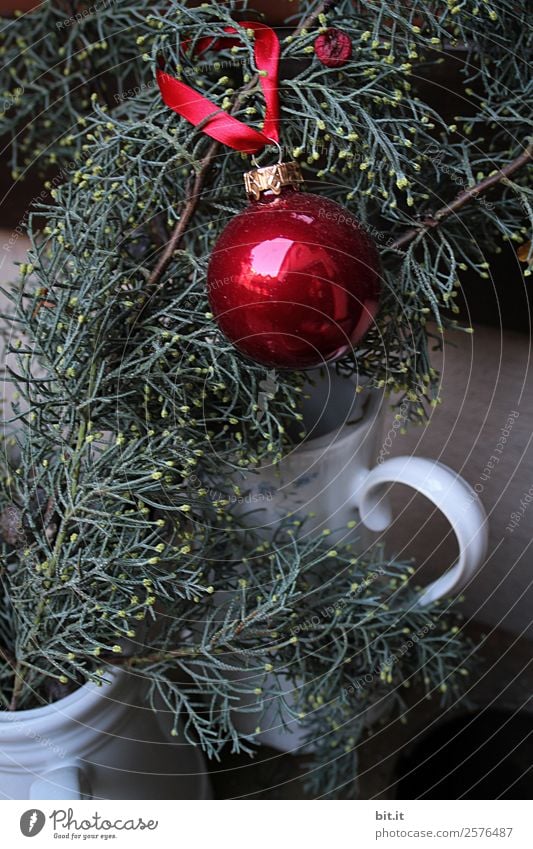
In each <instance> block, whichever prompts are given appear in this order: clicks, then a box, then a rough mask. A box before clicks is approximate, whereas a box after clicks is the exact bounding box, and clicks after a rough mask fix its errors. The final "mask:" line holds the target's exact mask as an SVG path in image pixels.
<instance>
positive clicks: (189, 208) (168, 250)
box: [148, 0, 338, 286]
mask: <svg viewBox="0 0 533 849" xmlns="http://www.w3.org/2000/svg"><path fill="white" fill-rule="evenodd" d="M337 2H338V0H324V2H322V3H321V4H320V5H319V6H318V8H317V9H315V11H314V12H311V14H310V15H308V16H307V17H306V18H304V20H303V21H302V22H301V23H300V24H299V26H298V27H297V29H296V30H295V31H294V35H300V34H301V32H302V30H303V29H309V28H311V27H312V26H314V24H315V23H316V21H317V20H318V18H319V16H320V15H322V14H325V13H326V12H328V11H329V10H330V9H332V8H333V6H335V4H336V3H337ZM256 84H257V78H255V77H254V79H253V80H251V82H250V83H248V84H247V85H246V86H245V87H244V88H243V89H242V90H241V91H240V93H239V94H238V96H237V99H236V100H235V103H234V105H233V107H232V109H231V110H230V114H231V115H234V114H235V112H237V111H238V109H239V108H240V106H241V103H242V100H243V99H244V97H245V96H246V94H248V93H249V92H250V91H252V90H253V88H254V87H255V86H256ZM219 149H220V143H219V142H217V141H214V142H212V144H211V145H210V147H209V149H208V151H207V154H206V156H205V158H204V160H203V163H202V167H201V168H200V170H199V171H198V173H197V175H196V177H195V179H194V181H193V183H192V185H191V188H190V190H189V191H188V192H187V197H186V200H185V202H184V203H185V205H184V207H183V212H182V214H181V215H180V219H179V221H178V222H177V223H176V226H175V227H174V230H173V231H172V234H171V236H170V238H169V240H168V242H167V244H166V246H165V249H164V251H163V253H162V255H161V257H160V259H159V261H158V263H157V264H156V267H155V268H154V270H153V271H152V273H151V275H150V277H149V279H148V285H149V286H153V285H154V284H155V283H157V282H158V281H159V280H160V279H161V276H162V275H163V274H164V272H165V271H166V269H167V268H168V266H169V264H170V262H171V261H172V257H173V255H174V252H175V251H176V250H177V249H178V247H179V244H180V242H181V240H182V238H183V236H184V235H185V232H186V230H187V227H188V226H189V222H190V221H191V219H192V217H193V215H194V213H195V212H196V209H197V207H198V202H199V200H200V196H201V193H202V189H203V187H204V183H205V180H206V178H207V175H208V174H209V171H210V170H211V166H212V164H213V162H214V160H215V157H216V156H217V155H218V151H219Z"/></svg>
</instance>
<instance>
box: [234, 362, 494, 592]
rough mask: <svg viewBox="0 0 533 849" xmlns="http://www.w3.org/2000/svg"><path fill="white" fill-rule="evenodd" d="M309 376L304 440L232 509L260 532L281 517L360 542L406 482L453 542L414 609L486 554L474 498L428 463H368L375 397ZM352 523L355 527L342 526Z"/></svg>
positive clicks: (374, 439)
mask: <svg viewBox="0 0 533 849" xmlns="http://www.w3.org/2000/svg"><path fill="white" fill-rule="evenodd" d="M315 378H316V379H315V382H314V385H313V386H312V387H309V388H308V394H309V395H310V398H309V400H307V401H306V402H305V404H304V407H303V416H304V423H305V426H306V430H307V433H308V437H307V438H306V439H305V440H304V441H303V442H300V443H299V444H298V445H297V447H295V448H294V449H293V450H292V451H290V452H288V453H287V454H286V456H284V457H283V459H282V460H281V462H279V463H278V464H276V465H270V466H264V467H262V468H260V469H259V471H258V473H257V474H253V475H252V474H250V475H248V476H247V478H246V480H245V482H244V484H241V489H242V490H243V492H246V495H245V497H244V498H243V504H242V508H241V507H240V505H239V512H240V513H242V515H243V516H244V517H245V520H246V523H247V524H251V525H254V526H256V527H258V528H261V529H264V531H265V532H267V533H268V530H269V529H272V528H274V527H275V526H276V525H278V524H279V522H280V521H281V520H282V519H284V518H286V517H287V516H299V517H301V518H305V526H304V527H305V530H306V532H311V531H319V532H320V531H322V530H325V529H326V528H327V529H329V530H331V531H332V532H334V534H335V538H336V539H343V540H345V541H352V539H356V538H361V526H363V528H364V527H366V528H368V529H369V530H371V531H384V530H385V529H386V528H387V527H388V526H389V525H390V524H391V522H392V520H393V516H392V511H391V508H390V504H389V500H388V498H387V489H388V487H389V486H390V484H393V483H401V484H406V485H407V486H410V487H412V488H413V489H415V490H417V491H418V492H420V493H422V495H425V496H426V497H427V498H428V499H429V500H430V501H432V502H433V504H434V505H435V506H436V507H437V508H438V509H439V510H441V511H442V512H443V513H444V515H445V516H446V518H447V519H448V521H449V523H450V525H451V527H452V530H453V531H454V533H455V535H456V537H457V541H458V544H459V559H458V561H457V563H456V564H455V565H454V566H453V567H452V568H451V569H449V570H448V571H447V572H446V573H445V574H444V575H442V576H441V577H439V578H438V579H437V580H436V581H434V582H433V583H432V584H429V585H428V586H427V587H426V588H425V590H424V592H423V593H422V595H421V597H420V604H429V603H430V602H432V601H435V600H436V599H438V598H441V597H442V596H445V595H449V594H450V593H452V592H457V591H458V590H459V589H461V587H463V586H464V585H465V584H467V583H468V581H469V580H470V578H471V577H472V576H473V575H474V573H475V572H476V571H477V570H478V569H479V567H480V566H481V565H482V563H483V560H484V558H485V555H486V550H487V542H488V523H487V516H486V513H485V510H484V508H483V505H482V503H481V501H480V499H479V496H478V495H477V494H476V493H475V492H474V490H473V489H472V487H471V486H470V485H469V484H468V483H467V482H466V481H465V480H464V479H463V478H462V477H461V476H460V475H459V474H457V473H456V472H454V471H453V470H452V469H450V468H448V466H445V465H444V464H442V463H439V462H437V461H436V460H427V459H425V458H423V457H411V456H405V457H394V458H392V459H388V460H385V461H384V462H381V463H377V464H376V458H377V457H378V455H379V454H380V450H379V449H380V443H381V423H380V411H381V406H382V402H383V395H382V393H380V392H377V391H375V390H363V391H362V392H361V393H359V394H357V393H356V391H355V382H354V381H353V380H350V379H347V378H343V377H339V376H338V375H336V374H335V372H334V371H333V370H332V369H325V370H324V372H322V373H319V374H317V375H315ZM250 505H252V506H253V510H251V508H250ZM354 521H355V522H356V523H357V525H358V526H359V527H358V526H357V525H356V526H355V527H349V525H351V526H353V523H354ZM363 539H364V538H363ZM363 544H364V543H363Z"/></svg>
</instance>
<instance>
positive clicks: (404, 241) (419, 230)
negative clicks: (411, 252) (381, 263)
mask: <svg viewBox="0 0 533 849" xmlns="http://www.w3.org/2000/svg"><path fill="white" fill-rule="evenodd" d="M532 158H533V145H531V144H530V145H528V147H527V148H526V149H525V150H524V151H523V152H522V153H521V154H520V155H519V156H517V157H516V159H513V161H512V162H510V163H509V164H508V165H505V166H504V167H503V168H499V169H498V170H497V171H495V173H494V174H490V176H488V177H485V178H484V179H483V180H480V181H479V183H476V184H475V185H474V186H469V188H467V189H464V191H462V192H460V193H459V194H458V195H457V197H456V198H455V200H453V201H452V202H451V203H448V204H446V205H445V206H442V207H441V208H440V209H439V210H437V212H435V213H434V214H433V215H428V216H427V217H426V218H424V219H423V220H422V221H421V222H420V224H419V225H417V226H416V227H412V228H411V229H409V230H406V232H405V233H404V234H403V236H400V237H399V238H398V239H396V241H395V242H394V243H393V244H392V245H391V247H392V249H393V250H396V251H399V250H401V249H402V248H404V247H405V246H406V245H408V244H410V242H412V241H413V239H416V238H417V237H418V236H422V235H424V234H425V233H427V232H429V231H430V230H434V229H435V228H436V227H439V225H440V224H442V222H443V221H445V220H446V219H447V218H449V217H450V215H453V214H454V213H456V212H458V211H459V210H460V209H462V208H463V207H464V206H466V205H467V204H468V203H470V202H471V201H473V200H476V199H477V198H478V197H479V196H480V195H483V194H484V193H485V192H487V191H489V189H492V188H493V187H494V186H497V185H498V184H499V183H503V182H504V181H505V180H506V179H509V177H511V176H512V175H513V174H515V173H516V172H517V171H519V170H520V169H521V168H523V167H524V165H527V164H528V163H529V162H531V160H532Z"/></svg>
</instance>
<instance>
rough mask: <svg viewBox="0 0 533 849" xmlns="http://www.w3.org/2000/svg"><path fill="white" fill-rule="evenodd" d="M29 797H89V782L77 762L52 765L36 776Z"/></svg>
mask: <svg viewBox="0 0 533 849" xmlns="http://www.w3.org/2000/svg"><path fill="white" fill-rule="evenodd" d="M29 798H30V799H90V798H91V795H90V791H89V784H88V781H87V777H86V775H85V773H84V772H83V770H82V768H81V766H80V764H79V763H77V762H73V763H70V764H64V765H62V766H59V767H53V768H52V769H48V770H46V771H45V772H43V774H42V775H40V776H39V778H36V779H35V781H34V782H33V783H32V785H31V787H30V795H29Z"/></svg>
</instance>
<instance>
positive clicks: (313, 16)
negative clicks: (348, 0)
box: [293, 0, 339, 36]
mask: <svg viewBox="0 0 533 849" xmlns="http://www.w3.org/2000/svg"><path fill="white" fill-rule="evenodd" d="M338 2H339V0H323V2H322V3H321V4H320V5H319V6H318V7H317V8H316V9H315V10H314V12H310V14H309V15H308V16H307V17H306V18H304V19H303V21H301V22H300V23H299V24H298V26H297V28H296V29H295V30H294V33H293V34H294V35H296V36H298V35H301V34H302V32H303V30H309V29H312V28H313V27H314V25H315V24H316V22H317V21H318V19H319V17H320V15H325V14H327V13H328V12H329V11H330V10H331V9H333V7H334V6H336V5H337V3H338Z"/></svg>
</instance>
